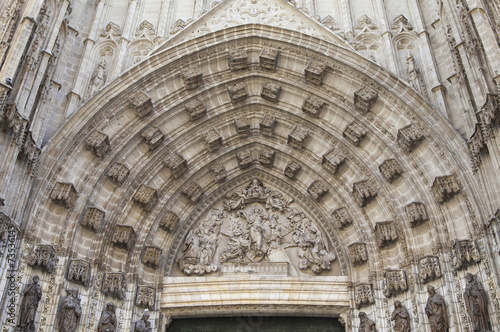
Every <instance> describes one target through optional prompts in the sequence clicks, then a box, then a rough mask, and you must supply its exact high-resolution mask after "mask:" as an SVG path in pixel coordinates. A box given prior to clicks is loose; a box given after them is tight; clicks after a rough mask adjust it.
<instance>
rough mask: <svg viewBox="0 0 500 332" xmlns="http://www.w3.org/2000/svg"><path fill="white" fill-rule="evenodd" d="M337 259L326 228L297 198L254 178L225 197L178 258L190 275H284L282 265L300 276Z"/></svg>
mask: <svg viewBox="0 0 500 332" xmlns="http://www.w3.org/2000/svg"><path fill="white" fill-rule="evenodd" d="M335 258H336V256H335V254H334V253H333V251H331V250H330V249H329V243H328V241H327V238H326V237H325V235H324V234H323V232H322V231H321V230H320V229H319V228H318V226H317V225H316V224H315V223H314V222H313V221H312V220H311V219H310V218H309V217H308V216H307V215H306V214H305V213H304V212H302V211H300V210H299V209H298V208H297V207H295V206H294V204H293V199H291V198H290V197H288V196H286V195H285V194H283V193H281V192H279V191H277V190H274V189H271V188H268V187H266V186H265V185H264V184H263V183H262V181H260V180H257V179H255V180H253V181H251V182H250V183H249V184H248V185H247V186H246V187H244V188H242V189H240V190H237V191H234V192H232V193H229V194H228V195H226V199H225V200H224V201H223V202H222V204H221V206H219V207H216V208H214V209H212V210H211V211H210V212H209V213H208V215H207V216H205V217H204V218H203V219H202V220H201V222H200V223H199V224H198V225H196V227H194V228H193V229H192V230H191V231H190V232H189V233H188V235H187V236H186V238H185V240H184V245H183V248H182V252H181V253H180V254H179V256H178V262H179V267H180V269H181V271H182V272H183V273H184V274H186V275H204V274H208V273H215V272H218V273H222V274H224V273H225V272H224V271H229V270H231V271H232V272H235V271H240V272H241V271H245V272H248V273H259V272H261V271H262V272H264V271H267V272H269V270H272V271H281V272H282V273H283V264H284V265H285V272H284V273H286V274H290V275H299V274H300V273H306V274H311V272H313V273H312V274H319V273H322V272H323V271H328V270H330V269H331V263H332V262H333V261H334V260H335ZM238 266H239V267H242V266H244V268H242V269H238V268H235V267H238ZM286 266H288V268H286ZM299 271H300V272H299Z"/></svg>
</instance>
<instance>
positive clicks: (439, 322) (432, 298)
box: [425, 285, 448, 332]
mask: <svg viewBox="0 0 500 332" xmlns="http://www.w3.org/2000/svg"><path fill="white" fill-rule="evenodd" d="M427 292H428V293H429V298H428V299H427V305H426V306H425V314H426V315H427V317H428V318H429V323H430V325H431V332H446V331H448V316H447V315H446V303H445V302H444V298H443V297H442V296H441V295H439V294H436V290H435V289H434V287H432V286H430V285H429V286H427Z"/></svg>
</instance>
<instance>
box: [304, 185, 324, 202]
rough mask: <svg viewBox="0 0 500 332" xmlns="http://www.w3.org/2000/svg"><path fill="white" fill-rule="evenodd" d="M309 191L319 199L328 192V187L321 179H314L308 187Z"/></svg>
mask: <svg viewBox="0 0 500 332" xmlns="http://www.w3.org/2000/svg"><path fill="white" fill-rule="evenodd" d="M307 192H308V193H309V194H310V195H311V196H312V197H313V198H314V199H315V200H317V201H319V200H320V199H321V198H322V197H323V196H325V195H326V194H327V193H328V188H327V187H326V186H325V185H324V184H323V182H321V181H320V180H316V181H313V182H312V183H311V184H310V185H309V187H308V188H307Z"/></svg>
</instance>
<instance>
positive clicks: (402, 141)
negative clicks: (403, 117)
mask: <svg viewBox="0 0 500 332" xmlns="http://www.w3.org/2000/svg"><path fill="white" fill-rule="evenodd" d="M424 138H425V136H424V134H423V133H422V131H421V130H420V129H419V128H418V127H417V126H416V125H414V124H409V125H407V126H406V127H403V128H401V129H399V130H398V136H397V138H396V143H397V144H398V146H399V147H400V148H401V149H402V150H403V151H404V152H406V153H410V152H411V151H413V150H414V149H415V148H416V147H417V146H418V145H419V144H420V142H422V140H423V139H424Z"/></svg>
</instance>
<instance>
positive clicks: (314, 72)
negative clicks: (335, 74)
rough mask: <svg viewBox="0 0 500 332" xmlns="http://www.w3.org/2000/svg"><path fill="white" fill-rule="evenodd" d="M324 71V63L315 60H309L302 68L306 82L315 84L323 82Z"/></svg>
mask: <svg viewBox="0 0 500 332" xmlns="http://www.w3.org/2000/svg"><path fill="white" fill-rule="evenodd" d="M325 73H326V65H325V64H324V63H323V62H319V61H317V60H313V59H311V60H309V63H308V64H307V66H306V69H305V70H304V76H305V79H306V82H307V83H312V84H315V85H321V84H323V78H324V77H325Z"/></svg>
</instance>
